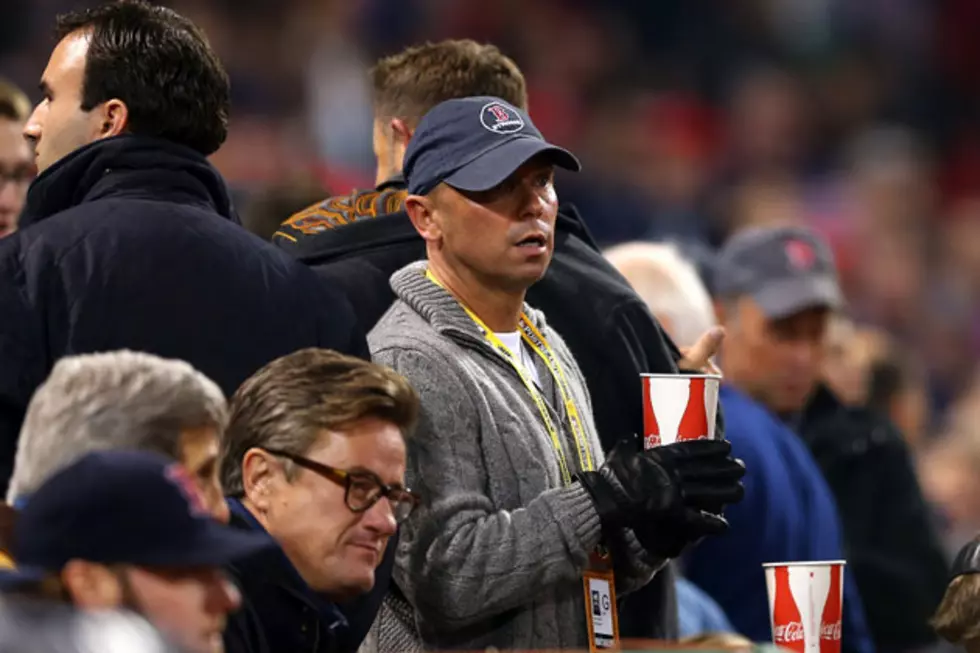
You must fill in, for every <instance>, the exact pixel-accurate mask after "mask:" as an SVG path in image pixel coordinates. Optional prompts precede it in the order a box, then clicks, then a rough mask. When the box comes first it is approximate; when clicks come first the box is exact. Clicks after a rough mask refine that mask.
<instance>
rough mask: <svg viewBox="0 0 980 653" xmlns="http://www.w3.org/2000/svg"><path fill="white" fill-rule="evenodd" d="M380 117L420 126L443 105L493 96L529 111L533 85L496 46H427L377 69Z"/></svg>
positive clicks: (455, 43)
mask: <svg viewBox="0 0 980 653" xmlns="http://www.w3.org/2000/svg"><path fill="white" fill-rule="evenodd" d="M371 84H372V87H373V90H374V110H375V115H378V116H387V117H394V118H402V119H405V120H408V121H410V122H411V123H413V126H414V124H417V123H418V121H419V120H421V119H422V116H424V115H425V114H426V113H427V112H428V111H429V109H431V108H432V107H434V106H436V105H437V104H439V103H440V102H445V101H446V100H453V99H456V98H463V97H472V96H474V95H493V96H495V97H499V98H500V99H502V100H506V101H507V102H509V103H510V104H512V105H514V106H516V107H518V108H520V109H525V110H526V109H527V83H526V82H525V80H524V74H523V73H521V69H520V68H518V67H517V64H516V63H514V61H513V60H512V59H511V58H510V57H507V56H506V55H504V54H503V53H502V52H501V51H500V50H499V49H498V48H497V47H496V46H493V45H485V44H481V43H477V42H476V41H473V40H470V39H461V40H454V39H450V40H446V41H440V42H439V43H425V44H423V45H417V46H413V47H410V48H408V49H407V50H404V51H402V52H399V53H398V54H394V55H391V56H390V57H385V58H384V59H381V60H380V61H378V63H377V64H376V65H375V66H374V67H373V68H372V69H371Z"/></svg>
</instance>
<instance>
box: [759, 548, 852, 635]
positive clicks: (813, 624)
mask: <svg viewBox="0 0 980 653" xmlns="http://www.w3.org/2000/svg"><path fill="white" fill-rule="evenodd" d="M845 564H846V563H845V562H844V561H843V560H828V561H822V562H773V563H768V564H764V565H762V566H763V568H764V569H765V572H766V588H767V589H768V590H769V615H770V621H769V623H770V625H771V626H772V642H773V644H775V645H776V646H780V647H782V648H786V649H789V650H791V651H796V652H797V653H840V641H841V619H842V616H843V611H842V610H843V604H844V565H845Z"/></svg>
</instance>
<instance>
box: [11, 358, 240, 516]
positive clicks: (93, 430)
mask: <svg viewBox="0 0 980 653" xmlns="http://www.w3.org/2000/svg"><path fill="white" fill-rule="evenodd" d="M227 419H228V409H227V404H226V402H225V397H224V394H223V393H222V392H221V389H220V388H218V386H217V385H216V384H215V383H214V382H213V381H212V380H211V379H209V378H208V377H206V376H205V375H204V374H202V373H200V372H198V371H197V370H196V369H194V368H193V367H191V365H189V364H188V363H185V362H183V361H179V360H171V359H164V358H160V357H157V356H153V355H151V354H143V353H138V352H132V351H115V352H107V353H99V354H86V355H82V356H70V357H66V358H62V359H61V360H59V361H58V363H57V364H56V365H55V366H54V369H53V370H52V371H51V375H50V376H49V377H48V378H47V380H46V381H45V382H44V383H43V384H42V385H41V386H40V387H39V388H38V389H37V391H36V392H35V393H34V396H33V397H32V398H31V402H30V404H29V405H28V407H27V416H26V417H25V419H24V425H23V427H21V431H20V437H19V439H18V443H17V456H16V458H15V460H14V472H13V477H12V478H11V481H10V488H9V490H8V491H7V502H8V503H13V502H14V501H15V500H17V499H18V498H19V497H23V496H26V495H28V494H30V493H32V492H34V491H36V490H37V489H38V487H40V486H41V485H42V484H43V483H44V482H45V481H46V480H47V479H48V478H50V477H51V475H53V474H55V473H57V472H58V471H60V470H62V469H63V468H65V467H67V466H68V465H70V464H72V463H73V462H74V461H75V460H77V459H78V458H80V457H81V456H83V455H85V454H86V453H89V452H91V451H98V450H105V449H140V450H147V451H154V452H157V453H160V454H163V455H166V456H169V457H172V458H177V457H178V456H179V451H178V447H179V442H180V433H181V431H182V430H184V429H193V428H201V427H207V426H213V427H215V428H216V429H218V430H219V432H220V431H222V430H223V429H224V427H225V424H226V423H227Z"/></svg>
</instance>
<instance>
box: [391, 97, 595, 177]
mask: <svg viewBox="0 0 980 653" xmlns="http://www.w3.org/2000/svg"><path fill="white" fill-rule="evenodd" d="M539 154H546V155H547V156H548V157H549V158H550V160H551V162H552V163H553V164H554V165H556V166H558V167H560V168H565V169H567V170H573V171H578V170H580V169H581V165H580V164H579V162H578V159H576V158H575V156H574V155H572V153H571V152H569V151H568V150H565V149H563V148H560V147H558V146H557V145H552V144H551V143H549V142H547V141H546V140H544V137H543V136H542V135H541V132H539V131H538V129H537V127H535V126H534V123H532V122H531V118H530V117H528V115H527V114H526V113H524V112H523V111H521V110H520V109H518V108H517V107H515V106H513V105H511V104H508V103H507V102H505V101H504V100H501V99H500V98H496V97H491V96H479V97H467V98H456V99H453V100H446V101H445V102H441V103H440V104H437V105H436V106H435V107H433V108H432V109H431V110H429V112H428V113H426V114H425V115H424V116H423V117H422V120H421V121H420V122H419V125H418V127H417V128H416V130H415V133H414V134H413V135H412V139H411V141H409V143H408V149H407V150H406V151H405V162H404V165H403V172H404V174H405V180H406V182H407V183H408V192H409V193H411V194H412V195H425V194H427V193H429V192H430V191H431V190H433V189H434V188H435V187H436V186H438V185H439V184H440V183H446V184H448V185H450V186H452V187H453V188H456V189H458V190H462V191H474V192H478V191H485V190H490V189H491V188H494V187H496V186H498V185H500V184H501V183H502V182H503V181H505V180H506V179H507V178H508V177H510V176H511V175H512V174H513V173H514V172H515V171H516V170H517V169H518V168H520V167H521V166H522V165H524V163H526V162H527V161H528V160H530V159H531V158H532V157H534V156H537V155H539Z"/></svg>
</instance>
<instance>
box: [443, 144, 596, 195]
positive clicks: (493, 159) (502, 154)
mask: <svg viewBox="0 0 980 653" xmlns="http://www.w3.org/2000/svg"><path fill="white" fill-rule="evenodd" d="M539 154H547V155H548V158H549V159H550V161H551V162H552V163H553V164H554V165H556V166H558V167H559V168H564V169H565V170H571V171H573V172H578V171H579V170H581V169H582V165H581V164H580V163H579V161H578V159H576V158H575V155H573V154H572V153H571V152H569V151H568V150H566V149H564V148H561V147H558V146H557V145H552V144H550V143H547V142H545V141H542V140H540V139H538V138H533V137H530V136H519V137H517V138H514V139H512V140H509V141H507V142H505V143H502V144H501V145H498V146H497V147H495V148H493V149H490V150H487V151H486V152H484V153H483V154H481V155H480V156H478V157H476V158H475V159H473V160H472V161H470V162H469V163H467V164H466V165H464V166H463V167H461V168H459V169H458V170H456V171H455V172H453V173H452V174H451V175H449V176H448V177H446V178H445V179H444V180H443V181H444V182H445V183H447V184H449V185H450V186H452V187H453V188H455V189H457V190H465V191H472V192H480V191H485V190H490V189H491V188H496V187H497V186H499V185H500V184H502V183H503V182H504V181H505V180H506V179H507V178H508V177H510V176H511V175H512V174H514V172H515V171H516V170H517V169H518V168H520V167H521V166H522V165H524V164H525V163H527V162H528V161H530V160H531V159H532V158H533V157H535V156H537V155H539Z"/></svg>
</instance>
